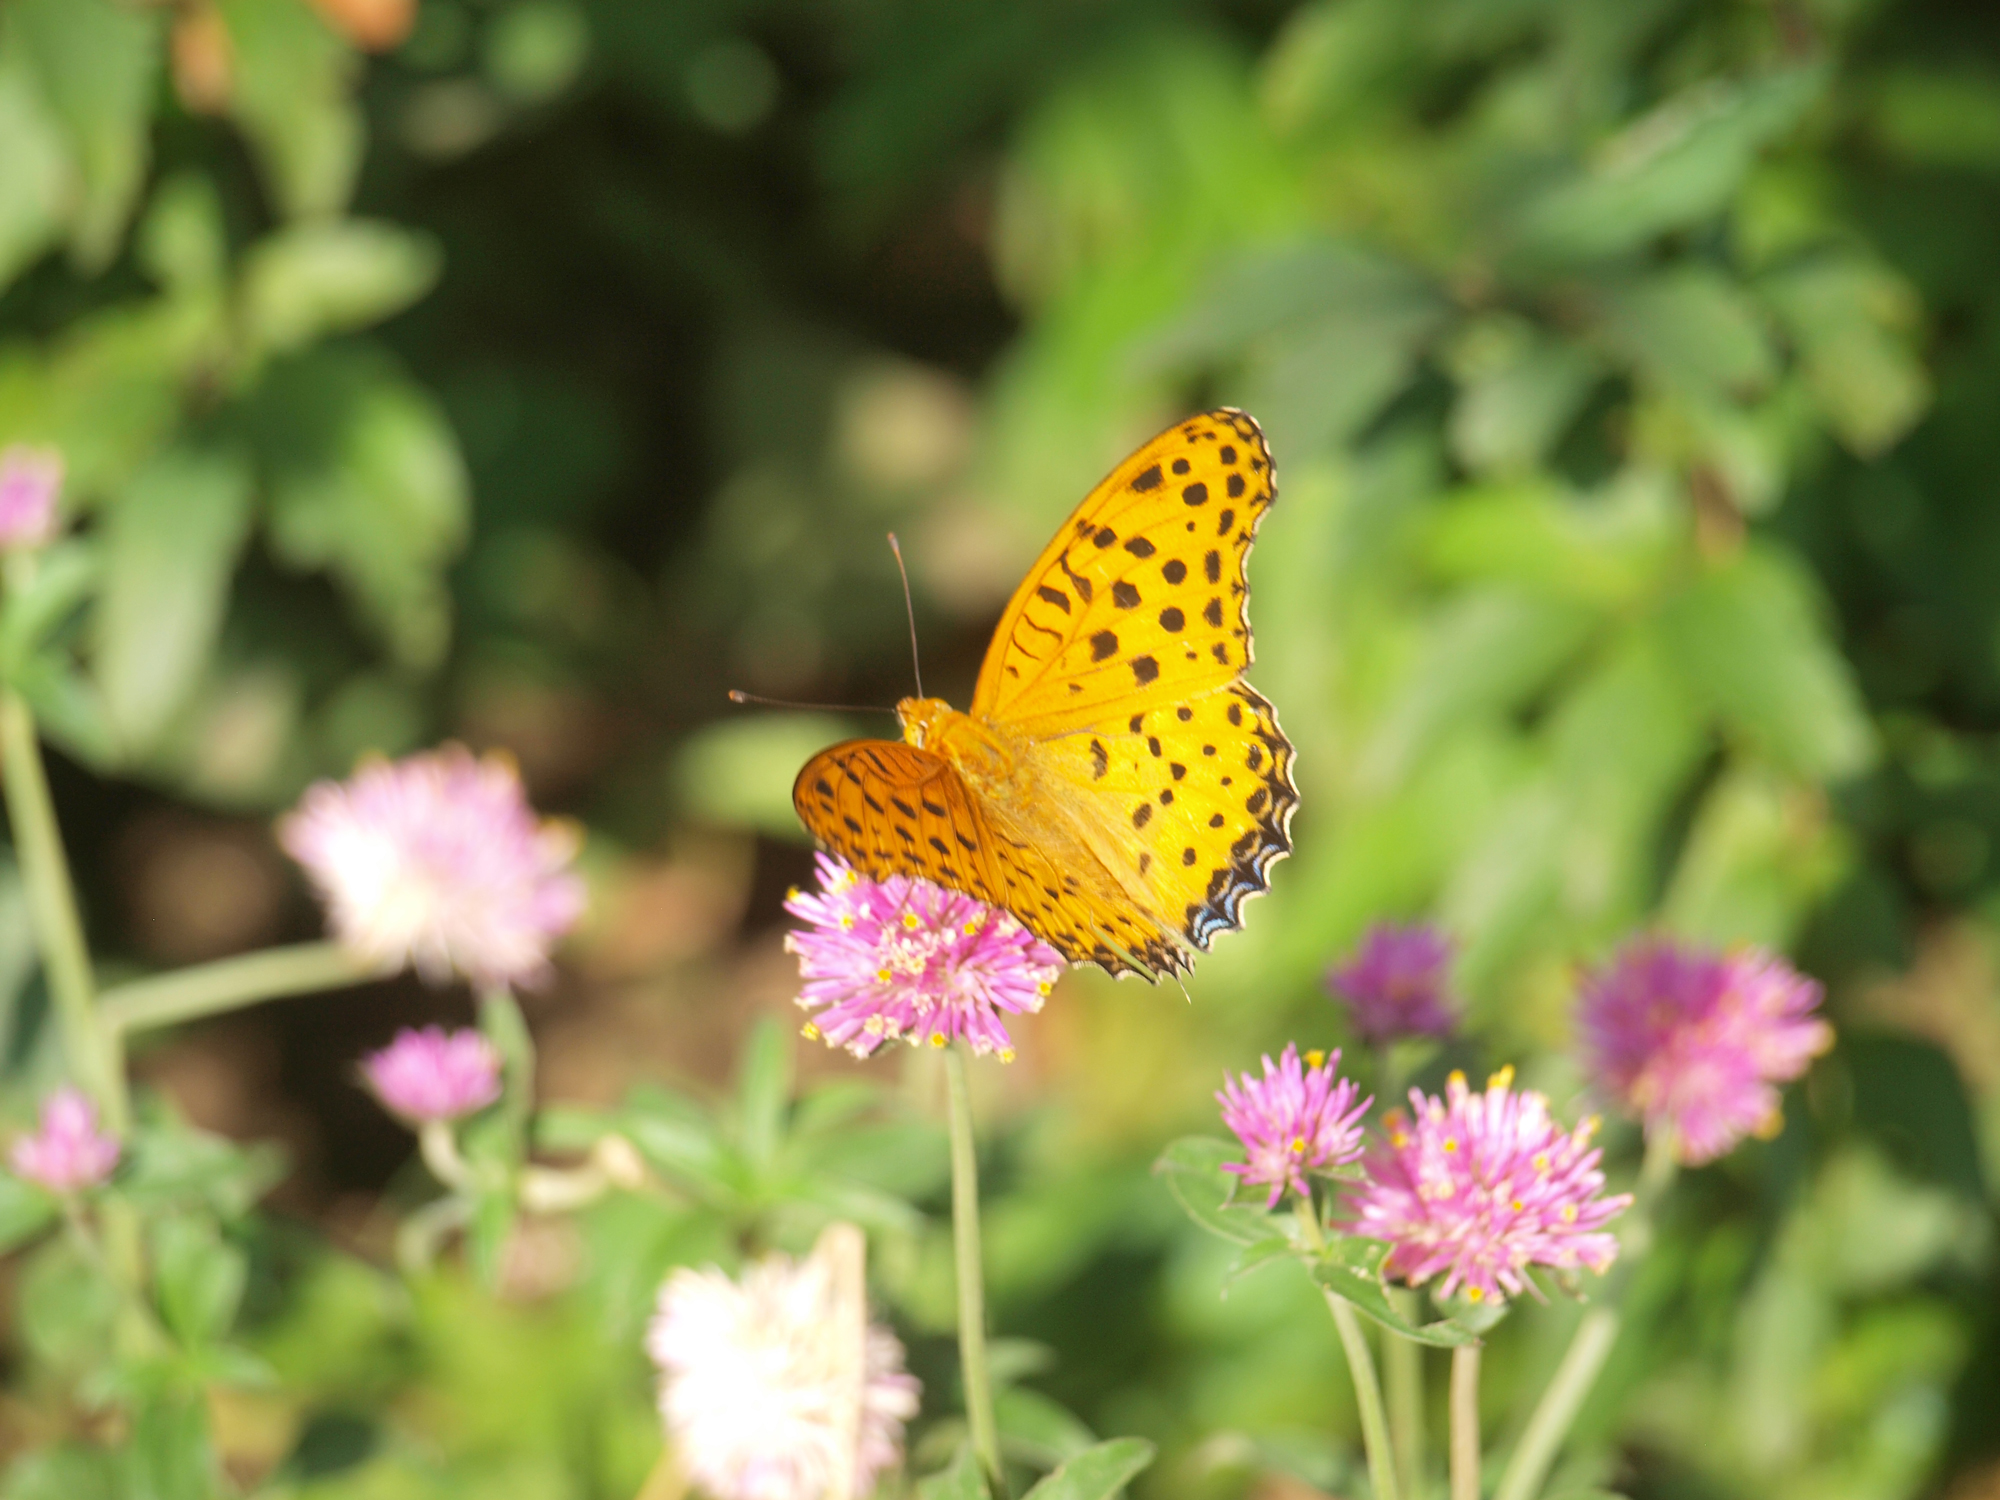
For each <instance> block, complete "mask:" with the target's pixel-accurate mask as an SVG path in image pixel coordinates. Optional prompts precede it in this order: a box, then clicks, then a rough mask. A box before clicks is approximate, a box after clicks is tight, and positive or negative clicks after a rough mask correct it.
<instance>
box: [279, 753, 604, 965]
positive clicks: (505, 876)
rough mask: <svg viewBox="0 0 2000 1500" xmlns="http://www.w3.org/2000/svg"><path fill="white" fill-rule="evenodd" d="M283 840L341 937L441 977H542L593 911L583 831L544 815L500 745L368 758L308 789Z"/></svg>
mask: <svg viewBox="0 0 2000 1500" xmlns="http://www.w3.org/2000/svg"><path fill="white" fill-rule="evenodd" d="M278 837H279V840H280V842H281V843H283V845H284V847H285V852H286V853H288V854H290V855H291V856H292V858H294V859H296V860H297V861H298V862H299V863H300V864H302V865H304V866H305V868H306V873H307V874H308V875H310V876H311V877H312V882H313V884H314V886H316V887H317V888H318V890H319V893H320V896H321V898H322V899H323V900H324V901H325V902H326V906H327V917H328V921H329V922H330V924H331V925H332V927H333V931H334V934H335V936H336V937H338V938H339V940H340V941H341V942H342V943H344V944H346V945H347V946H348V947H349V948H351V949H353V950H354V951H355V952H356V953H357V954H359V955H360V956H361V957H362V958H364V959H366V960H367V961H369V962H371V963H376V964H380V965H382V966H383V967H384V968H398V967H401V966H402V965H404V964H414V965H415V966H416V970H417V972H418V973H419V974H421V975H423V976H424V978H425V979H427V980H429V981H430V982H431V983H433V984H438V983H443V982H444V981H446V980H447V979H449V977H450V976H451V974H452V973H453V971H456V972H458V973H461V974H463V975H465V976H466V978H468V979H470V980H471V981H472V982H473V983H475V984H480V985H511V984H535V983H539V982H541V981H543V980H545V979H546V978H547V977H548V975H549V949H550V947H551V946H552V945H553V944H554V942H555V940H556V939H557V938H558V937H560V936H561V935H562V934H563V933H565V932H567V931H568V930H569V928H570V927H571V926H572V925H573V924H574V923H575V921H576V919H577V918H578V916H580V915H581V914H582V912H583V883H582V881H580V880H579V879H578V878H577V876H576V875H575V873H574V872H573V871H572V870H571V869H570V868H569V865H570V861H571V860H572V859H573V858H574V857H575V855H576V849H577V836H576V832H575V830H574V828H572V827H571V826H570V825H569V824H567V823H560V822H543V821H541V820H539V819H537V818H536V816H535V811H534V809H533V808H531V807H530V806H529V805H528V799H527V795H526V794H525V793H524V792H523V791H522V789H521V777H520V773H519V772H517V771H516V770H515V768H514V765H513V762H512V761H511V760H509V759H508V758H507V757H505V756H502V755H486V756H483V757H481V758H479V759H477V760H475V759H474V758H473V757H472V755H471V754H470V753H469V752H468V751H467V750H466V749H465V748H464V747H463V746H460V745H447V746H445V747H444V748H443V749H441V750H434V751H430V752H428V753H426V754H422V755H412V756H410V757H408V758H407V759H405V760H400V761H396V762H394V763H393V764H392V763H390V762H388V761H375V762H372V763H370V764H367V765H364V766H362V768H361V769H360V770H358V771H356V772H355V773H354V775H353V776H352V777H350V778H349V779H348V780H347V781H345V782H331V781H322V782H319V783H317V784H315V785H314V786H312V787H309V788H307V790H306V794H305V796H304V797H303V798H301V799H300V801H299V805H298V807H297V808H296V809H294V810H293V811H292V812H291V813H289V814H287V815H286V816H285V817H284V818H283V819H282V820H281V821H280V822H279V824H278Z"/></svg>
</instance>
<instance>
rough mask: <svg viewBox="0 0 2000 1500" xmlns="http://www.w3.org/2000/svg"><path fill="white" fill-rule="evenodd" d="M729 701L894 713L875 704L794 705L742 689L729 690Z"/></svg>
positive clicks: (834, 711) (823, 710)
mask: <svg viewBox="0 0 2000 1500" xmlns="http://www.w3.org/2000/svg"><path fill="white" fill-rule="evenodd" d="M729 701H730V702H731V703H762V704H764V705H766V706H767V707H770V708H812V709H817V710H819V711H820V712H821V713H829V714H892V713H894V712H895V711H896V710H895V709H893V708H883V707H882V706H881V705H879V704H875V703H794V702H793V701H792V700H791V699H789V698H766V697H764V696H763V695H761V694H759V693H746V692H744V691H743V689H742V688H731V689H730V690H729Z"/></svg>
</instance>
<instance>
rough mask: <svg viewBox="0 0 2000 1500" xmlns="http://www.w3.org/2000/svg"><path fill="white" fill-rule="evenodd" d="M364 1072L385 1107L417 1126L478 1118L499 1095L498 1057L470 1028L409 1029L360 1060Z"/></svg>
mask: <svg viewBox="0 0 2000 1500" xmlns="http://www.w3.org/2000/svg"><path fill="white" fill-rule="evenodd" d="M361 1072H362V1074H363V1076H365V1077H366V1078H367V1080H368V1086H369V1087H370V1088H371V1089H373V1090H374V1091H375V1097H376V1098H377V1099H380V1100H381V1101H382V1105H383V1107H384V1108H385V1109H387V1110H388V1111H389V1112H390V1113H391V1114H395V1115H401V1116H402V1117H403V1118H404V1119H405V1120H408V1121H409V1122H410V1123H411V1124H413V1125H422V1124H424V1123H426V1122H427V1121H430V1120H456V1119H458V1118H460V1117H461V1116H463V1115H469V1114H475V1113H477V1112H478V1111H480V1110H482V1109H484V1108H486V1106H487V1105H489V1104H491V1103H492V1102H493V1101H494V1100H495V1099H498V1098H499V1097H500V1053H499V1051H498V1050H497V1049H496V1048H495V1047H494V1045H493V1044H492V1043H491V1042H489V1041H487V1040H486V1038H485V1037H483V1036H481V1035H480V1034H479V1033H478V1032H476V1031H473V1030H471V1029H470V1028H467V1029H465V1030H461V1031H446V1030H445V1029H444V1028H443V1027H442V1026H426V1027H424V1029H423V1030H421V1031H417V1030H413V1029H411V1028H409V1027H405V1028H404V1029H403V1030H401V1031H399V1032H397V1033H396V1035H395V1038H394V1039H393V1040H392V1041H391V1042H390V1043H389V1045H388V1046H386V1047H384V1048H383V1049H382V1050H381V1051H380V1052H371V1053H369V1054H368V1056H367V1057H365V1058H363V1059H362V1060H361Z"/></svg>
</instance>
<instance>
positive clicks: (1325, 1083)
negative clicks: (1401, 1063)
mask: <svg viewBox="0 0 2000 1500" xmlns="http://www.w3.org/2000/svg"><path fill="white" fill-rule="evenodd" d="M1339 1067H1340V1049H1339V1048H1337V1047H1336V1048H1335V1049H1334V1050H1333V1051H1332V1052H1331V1053H1329V1054H1327V1055H1326V1056H1325V1057H1324V1058H1322V1057H1321V1056H1320V1054H1319V1053H1317V1052H1309V1053H1307V1054H1306V1060H1305V1061H1304V1062H1301V1061H1300V1059H1299V1049H1298V1047H1297V1046H1296V1045H1292V1044H1287V1046H1286V1047H1285V1050H1284V1054H1283V1055H1282V1056H1281V1057H1279V1059H1278V1060H1277V1062H1275V1063H1273V1062H1272V1061H1271V1058H1270V1055H1269V1054H1268V1053H1267V1054H1265V1057H1264V1076H1263V1077H1262V1078H1259V1077H1257V1076H1256V1075H1255V1074H1252V1073H1245V1074H1243V1075H1242V1076H1241V1077H1240V1078H1238V1079H1234V1080H1225V1081H1224V1083H1223V1085H1222V1088H1221V1090H1220V1092H1218V1093H1217V1094H1216V1096H1215V1098H1216V1102H1217V1103H1219V1104H1220V1105H1221V1106H1222V1123H1223V1124H1225V1125H1227V1126H1228V1127H1229V1128H1230V1129H1231V1130H1233V1131H1234V1132H1235V1133H1236V1138H1237V1139H1238V1140H1239V1141H1241V1142H1242V1143H1243V1149H1244V1151H1245V1152H1247V1153H1248V1154H1249V1158H1250V1159H1249V1160H1248V1161H1241V1162H1227V1163H1224V1165H1223V1168H1222V1170H1223V1171H1225V1172H1230V1173H1233V1174H1235V1175H1236V1176H1238V1177H1240V1178H1242V1179H1243V1181H1244V1182H1245V1183H1246V1184H1247V1185H1249V1186H1251V1187H1266V1186H1268V1187H1269V1188H1270V1189H1271V1196H1270V1199H1269V1201H1268V1202H1266V1204H1265V1205H1264V1206H1265V1207H1266V1208H1276V1207H1277V1206H1278V1200H1279V1199H1280V1198H1282V1197H1284V1196H1285V1189H1286V1188H1290V1189H1291V1190H1292V1191H1293V1192H1296V1193H1298V1194H1300V1195H1301V1196H1303V1195H1304V1194H1306V1193H1307V1192H1308V1191H1310V1188H1309V1186H1308V1184H1307V1181H1306V1176H1307V1174H1308V1173H1312V1172H1325V1171H1327V1170H1329V1169H1330V1168H1333V1167H1338V1166H1343V1165H1345V1164H1346V1163H1348V1162H1351V1161H1353V1160H1354V1159H1355V1158H1356V1157H1358V1156H1360V1155H1361V1117H1362V1116H1363V1115H1365V1114H1367V1113H1368V1106H1369V1105H1371V1104H1373V1103H1374V1102H1375V1101H1374V1100H1373V1099H1362V1100H1360V1101H1358V1102H1357V1101H1356V1099H1355V1097H1354V1096H1355V1094H1356V1093H1358V1092H1359V1090H1357V1089H1356V1088H1355V1086H1354V1082H1353V1080H1352V1079H1348V1078H1338V1077H1336V1076H1335V1074H1336V1070H1338V1068H1339Z"/></svg>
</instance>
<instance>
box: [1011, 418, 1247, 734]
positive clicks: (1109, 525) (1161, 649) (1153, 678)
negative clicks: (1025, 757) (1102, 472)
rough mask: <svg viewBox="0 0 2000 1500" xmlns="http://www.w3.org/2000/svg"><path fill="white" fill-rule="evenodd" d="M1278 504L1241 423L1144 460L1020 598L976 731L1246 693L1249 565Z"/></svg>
mask: <svg viewBox="0 0 2000 1500" xmlns="http://www.w3.org/2000/svg"><path fill="white" fill-rule="evenodd" d="M1273 493H1274V476H1273V473H1272V468H1271V453H1270V449H1269V448H1268V447H1267V446H1266V445H1265V442H1264V435H1263V433H1262V432H1260V431H1259V430H1258V427H1257V424H1256V423H1255V422H1253V421H1252V420H1251V419H1250V418H1249V417H1248V416H1246V415H1245V414H1244V413H1242V412H1239V411H1235V410H1232V409H1229V408H1223V409H1221V410H1217V411H1211V412H1205V413H1203V414H1201V415H1200V416H1196V417H1190V418H1188V419H1187V420H1186V421H1184V422H1178V423H1176V424H1175V425H1174V426H1172V427H1170V428H1168V429H1167V430H1166V431H1165V432H1163V433H1161V434H1160V435H1159V436H1158V437H1156V438H1154V439H1153V440H1152V441H1151V442H1149V443H1147V444H1146V445H1145V446H1144V447H1142V448H1140V449H1139V451H1138V452H1136V453H1134V454H1133V455H1132V456H1131V457H1130V458H1128V459H1126V460H1125V462H1123V463H1122V464H1120V465H1119V466H1118V467H1117V468H1116V469H1114V470H1112V472H1111V473H1110V475H1109V476H1108V477H1106V478H1105V480H1104V481H1103V482H1102V483H1101V484H1099V485H1098V486H1097V488H1096V489H1094V490H1093V491H1091V493H1090V495H1089V496H1088V498H1086V499H1085V500H1084V502H1083V503H1082V504H1081V505H1079V506H1078V507H1077V509H1076V511H1075V513H1074V514H1073V515H1071V517H1070V518H1069V520H1068V521H1066V522H1065V523H1064V524H1063V527H1062V529H1061V530H1060V531H1059V532H1057V534H1056V536H1055V539H1054V540H1053V541H1051V542H1050V543H1049V545H1048V547H1047V548H1046V549H1044V551H1043V553H1042V555H1041V557H1040V558H1039V559H1037V560H1036V562H1035V565H1034V567H1032V568H1031V569H1029V571H1028V576H1027V578H1026V580H1025V581H1024V582H1023V583H1022V585H1021V587H1020V588H1019V589H1018V590H1016V591H1015V594H1014V597H1013V599H1012V601H1011V602H1010V603H1009V604H1008V606H1007V612H1006V614H1005V615H1003V616H1002V618H1001V621H1000V626H999V628H998V630H996V631H995V632H994V637H993V644H992V645H991V646H990V647H988V649H987V654H986V661H985V663H984V665H983V666H982V667H981V668H980V673H979V683H978V686H977V688H976V689H975V690H974V692H973V698H972V714H973V717H974V718H978V719H983V720H986V721H988V722H994V723H1005V724H1007V725H1009V726H1010V727H1012V728H1013V729H1014V730H1015V731H1016V732H1017V733H1025V734H1029V735H1033V736H1047V735H1053V734H1059V733H1062V732H1065V731H1067V730H1070V729H1074V728H1077V727H1080V726H1083V725H1089V724H1099V723H1104V722H1107V721H1109V720H1111V719H1113V718H1115V717H1117V716H1118V714H1119V713H1120V712H1121V711H1122V712H1124V713H1126V714H1129V713H1131V712H1132V711H1135V710H1137V709H1142V708H1145V707H1147V706H1149V705H1152V704H1155V703H1159V702H1163V701H1175V700H1177V699H1180V698H1184V697H1186V696H1188V695H1190V694H1192V693H1197V692H1201V691H1203V690H1207V689H1213V688H1218V687H1221V686H1223V685H1224V684H1227V683H1229V682H1233V681H1235V680H1236V679H1237V678H1238V677H1240V676H1241V675H1242V673H1243V670H1244V668H1245V667H1246V666H1248V665H1249V663H1250V657H1251V649H1250V617H1249V608H1248V601H1249V584H1248V581H1247V579H1246V577H1245V574H1244V559H1245V558H1246V557H1247V556H1248V555H1249V552H1250V547H1251V543H1252V542H1253V540H1254V539H1255V537H1256V533H1257V526H1258V523H1259V521H1260V520H1262V518H1263V514H1264V512H1265V510H1267V509H1268V508H1269V506H1270V503H1271V498H1272V495H1273Z"/></svg>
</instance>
